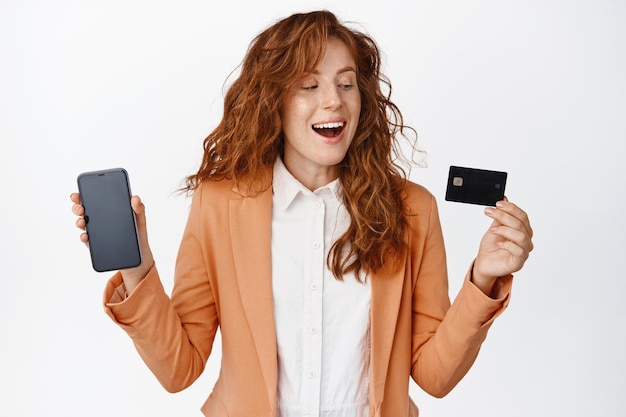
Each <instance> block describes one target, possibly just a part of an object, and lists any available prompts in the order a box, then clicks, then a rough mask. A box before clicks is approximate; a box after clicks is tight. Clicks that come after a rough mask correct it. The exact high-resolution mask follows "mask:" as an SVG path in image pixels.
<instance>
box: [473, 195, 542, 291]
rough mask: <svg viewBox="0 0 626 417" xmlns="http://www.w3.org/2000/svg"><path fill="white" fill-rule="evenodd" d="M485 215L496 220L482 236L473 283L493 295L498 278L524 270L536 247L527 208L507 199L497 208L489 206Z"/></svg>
mask: <svg viewBox="0 0 626 417" xmlns="http://www.w3.org/2000/svg"><path fill="white" fill-rule="evenodd" d="M485 215H486V216H487V217H490V218H492V219H493V222H492V223H491V226H490V227H489V230H488V231H487V233H485V235H484V236H483V238H482V240H481V242H480V248H479V250H478V256H477V257H476V260H475V262H474V270H473V271H472V282H474V284H475V285H476V286H478V287H479V288H480V289H481V290H482V291H483V292H484V293H485V294H487V295H491V291H492V288H493V285H494V283H495V282H496V279H497V278H498V277H502V276H506V275H509V274H512V273H513V272H517V271H519V270H520V269H522V266H524V262H526V259H528V255H529V253H530V251H532V250H533V242H532V237H533V230H532V228H531V227H530V222H529V220H528V216H527V214H526V212H525V211H524V210H522V209H521V208H519V207H517V206H516V205H515V204H513V203H511V202H509V201H508V200H507V199H506V198H505V199H504V200H503V201H498V202H497V203H496V207H487V208H486V209H485Z"/></svg>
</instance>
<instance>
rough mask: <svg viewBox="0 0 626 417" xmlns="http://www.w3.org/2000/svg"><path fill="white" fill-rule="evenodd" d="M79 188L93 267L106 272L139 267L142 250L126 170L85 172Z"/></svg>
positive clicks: (81, 176) (79, 179)
mask: <svg viewBox="0 0 626 417" xmlns="http://www.w3.org/2000/svg"><path fill="white" fill-rule="evenodd" d="M78 191H79V193H80V200H81V204H82V205H83V207H84V209H85V221H86V224H87V234H88V236H89V252H90V254H91V263H92V265H93V268H94V269H95V270H96V271H98V272H104V271H112V270H117V269H124V268H131V267H135V266H138V265H139V264H140V263H141V252H140V249H139V239H138V237H137V226H136V223H135V214H134V212H133V209H132V207H131V205H130V197H131V193H130V185H129V180H128V173H127V172H126V170H124V169H123V168H115V169H108V170H102V171H92V172H85V173H82V174H80V175H79V176H78Z"/></svg>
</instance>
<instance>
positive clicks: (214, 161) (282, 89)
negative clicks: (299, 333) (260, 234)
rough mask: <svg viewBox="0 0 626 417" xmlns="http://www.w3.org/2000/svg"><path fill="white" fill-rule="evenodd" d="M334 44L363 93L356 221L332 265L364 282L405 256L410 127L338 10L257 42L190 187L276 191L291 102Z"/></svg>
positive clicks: (346, 190) (376, 59) (349, 158)
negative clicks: (405, 143) (402, 162)
mask: <svg viewBox="0 0 626 417" xmlns="http://www.w3.org/2000/svg"><path fill="white" fill-rule="evenodd" d="M329 38H336V39H339V40H340V41H342V42H343V43H344V44H345V45H346V46H347V47H348V49H349V50H350V52H351V54H352V57H353V58H354V60H355V62H356V66H357V83H358V88H359V92H360V95H361V114H360V118H359V126H358V128H357V131H356V134H355V137H354V139H353V141H352V144H351V145H350V148H349V150H348V152H347V154H346V156H345V158H344V160H343V161H342V162H341V163H340V170H339V172H340V173H339V181H340V184H341V186H342V191H343V195H342V198H343V202H344V205H345V207H346V209H347V211H348V213H349V215H350V219H351V222H350V226H349V227H348V229H347V231H346V232H345V234H344V235H343V236H341V237H340V238H339V239H338V240H337V241H336V242H335V243H334V245H333V247H332V248H331V250H330V252H329V255H328V259H327V262H328V265H329V268H330V269H331V271H332V272H333V274H334V276H335V277H336V278H337V279H342V276H343V275H344V274H345V273H348V272H354V273H355V275H356V276H357V277H360V276H362V274H363V273H365V274H367V273H370V272H374V271H376V270H378V269H380V268H381V267H382V266H383V260H384V258H385V256H387V255H388V254H391V255H398V254H400V253H401V252H402V251H404V250H405V246H406V245H405V242H404V229H405V227H406V225H407V222H406V213H405V207H404V204H403V200H402V195H403V187H404V183H405V181H406V175H405V173H404V171H403V170H402V168H401V167H400V166H399V165H397V164H396V163H395V162H394V158H395V157H398V156H400V155H401V152H399V150H400V148H399V146H398V142H397V136H398V135H402V136H404V129H407V128H408V127H407V126H405V125H404V123H403V119H402V114H401V112H400V110H399V109H398V107H397V106H396V105H395V104H394V103H392V102H391V100H390V96H391V84H390V82H389V80H388V79H387V78H386V77H385V76H384V75H383V74H382V73H381V71H380V65H381V56H380V51H379V49H378V46H377V45H376V43H375V41H374V40H373V39H372V38H371V37H369V36H367V35H366V34H364V33H361V32H358V31H356V30H352V29H350V28H348V27H347V26H345V25H343V24H342V23H340V22H339V20H338V19H337V17H336V16H335V15H334V14H332V13H331V12H329V11H325V10H323V11H315V12H310V13H299V14H294V15H292V16H289V17H287V18H285V19H283V20H280V21H278V22H277V23H275V24H274V25H272V26H270V27H269V28H268V29H266V30H265V31H263V32H262V33H260V34H259V35H258V36H257V37H256V38H255V39H254V40H253V41H252V42H251V44H250V46H249V48H248V51H247V54H246V56H245V57H244V60H243V62H242V65H241V71H240V75H239V76H238V77H237V79H235V81H234V82H233V84H232V85H231V86H230V88H229V89H228V90H227V92H226V95H225V98H224V113H223V117H222V120H221V122H220V123H219V125H218V126H217V127H216V128H215V130H213V132H211V134H210V135H209V136H208V137H207V138H206V139H205V140H204V156H203V160H202V163H201V166H200V169H199V170H198V172H197V173H196V174H195V175H191V176H189V177H187V181H186V188H185V189H186V190H187V191H189V192H191V191H193V190H194V189H195V188H196V187H197V186H198V185H199V184H200V182H201V181H204V180H222V179H228V180H232V181H235V182H236V183H237V184H241V183H242V182H245V183H246V186H247V189H248V190H256V192H258V191H261V190H262V189H263V188H266V187H267V186H269V184H265V185H264V184H263V183H262V181H261V180H262V179H263V177H264V173H265V172H266V171H267V168H268V167H269V166H271V165H273V163H274V162H275V160H276V158H277V157H278V156H282V152H283V147H284V137H283V132H282V122H281V113H280V107H281V103H282V102H283V99H284V97H285V94H286V92H287V91H288V90H289V88H290V87H291V86H292V85H293V84H294V83H296V82H297V81H298V80H300V79H301V78H302V77H303V76H305V75H307V74H309V73H311V72H312V71H313V70H314V69H315V68H316V66H317V64H318V63H319V61H320V60H321V59H322V57H323V55H324V52H325V47H326V44H327V42H328V39H329ZM383 90H384V91H383ZM408 129H410V128H408ZM411 130H412V129H411Z"/></svg>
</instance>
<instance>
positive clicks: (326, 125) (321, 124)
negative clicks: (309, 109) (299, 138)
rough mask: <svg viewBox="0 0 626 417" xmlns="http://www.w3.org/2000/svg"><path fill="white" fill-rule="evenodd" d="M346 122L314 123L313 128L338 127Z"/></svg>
mask: <svg viewBox="0 0 626 417" xmlns="http://www.w3.org/2000/svg"><path fill="white" fill-rule="evenodd" d="M343 125H344V122H334V123H319V124H316V125H313V129H335V128H338V127H342V126H343Z"/></svg>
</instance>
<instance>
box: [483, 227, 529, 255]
mask: <svg viewBox="0 0 626 417" xmlns="http://www.w3.org/2000/svg"><path fill="white" fill-rule="evenodd" d="M490 232H491V233H493V234H495V235H497V236H498V237H500V238H501V239H502V241H500V242H499V243H498V244H500V243H501V242H512V243H513V244H514V245H515V246H518V247H519V248H521V249H522V250H523V251H525V252H526V254H527V253H528V252H530V251H532V249H533V243H532V241H531V239H530V236H528V234H527V233H526V232H525V231H524V230H518V229H512V228H510V227H507V226H493V227H492V228H491V229H490Z"/></svg>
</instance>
